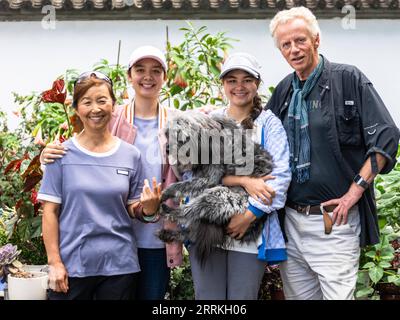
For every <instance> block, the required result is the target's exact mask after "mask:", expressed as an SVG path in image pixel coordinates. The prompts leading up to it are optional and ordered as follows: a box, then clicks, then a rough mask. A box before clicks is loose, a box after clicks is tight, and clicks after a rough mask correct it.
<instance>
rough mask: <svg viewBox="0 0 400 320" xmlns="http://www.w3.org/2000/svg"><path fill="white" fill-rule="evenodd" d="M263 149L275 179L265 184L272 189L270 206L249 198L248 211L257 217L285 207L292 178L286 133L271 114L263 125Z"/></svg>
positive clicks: (279, 122)
mask: <svg viewBox="0 0 400 320" xmlns="http://www.w3.org/2000/svg"><path fill="white" fill-rule="evenodd" d="M269 112H270V111H269ZM264 149H265V150H266V151H268V152H269V153H270V154H271V156H272V159H273V162H274V169H273V170H272V172H271V175H272V176H274V177H275V179H274V180H268V181H266V182H265V183H266V184H268V185H269V186H270V187H271V188H273V189H274V191H275V197H274V198H273V201H272V204H271V205H265V204H264V203H262V202H260V201H259V200H258V199H254V198H252V197H249V206H248V210H250V211H251V212H252V213H253V214H254V215H255V216H257V217H261V216H262V215H264V214H265V213H271V212H273V211H275V210H278V209H281V208H283V207H284V206H285V202H286V196H287V189H288V188H289V184H290V181H291V177H292V175H291V172H290V167H289V144H288V140H287V137H286V132H285V129H284V128H283V125H282V123H281V121H280V120H279V119H278V118H277V117H276V116H274V115H273V114H272V113H270V114H269V116H268V119H267V121H266V122H265V124H264Z"/></svg>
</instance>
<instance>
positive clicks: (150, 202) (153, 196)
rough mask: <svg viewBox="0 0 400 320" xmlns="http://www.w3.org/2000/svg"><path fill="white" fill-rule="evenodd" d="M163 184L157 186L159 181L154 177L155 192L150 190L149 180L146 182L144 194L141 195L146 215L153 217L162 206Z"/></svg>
mask: <svg viewBox="0 0 400 320" xmlns="http://www.w3.org/2000/svg"><path fill="white" fill-rule="evenodd" d="M160 199H161V184H160V183H159V184H158V185H157V180H156V178H155V177H153V190H151V189H150V185H149V180H147V179H145V180H144V187H143V192H142V193H141V195H140V202H141V203H142V205H143V213H144V214H145V215H153V214H154V213H156V212H157V210H158V207H159V206H160Z"/></svg>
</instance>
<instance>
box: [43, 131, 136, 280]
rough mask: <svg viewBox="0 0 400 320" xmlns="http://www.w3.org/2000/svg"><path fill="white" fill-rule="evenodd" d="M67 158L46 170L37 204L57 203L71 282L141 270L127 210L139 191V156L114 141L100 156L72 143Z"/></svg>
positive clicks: (63, 246) (61, 236) (133, 149)
mask: <svg viewBox="0 0 400 320" xmlns="http://www.w3.org/2000/svg"><path fill="white" fill-rule="evenodd" d="M64 146H66V147H68V149H69V150H68V152H67V154H66V155H65V156H64V157H63V158H61V159H57V160H56V161H55V162H54V163H52V164H49V165H47V166H46V171H45V172H44V177H43V180H42V184H41V187H40V190H39V194H38V199H40V200H46V201H50V202H54V203H59V204H61V206H60V214H59V239H60V243H59V246H60V254H61V259H62V261H63V263H64V265H65V266H66V268H67V270H68V274H69V276H70V277H88V276H95V275H106V276H108V275H118V274H128V273H134V272H138V271H140V267H139V263H138V258H137V247H136V241H135V238H134V234H133V232H132V219H131V218H130V216H129V214H128V212H127V209H126V205H127V203H130V202H132V201H133V200H134V199H137V198H139V197H140V193H141V191H142V188H143V177H142V166H141V160H140V153H139V151H138V150H137V149H136V148H135V147H134V146H132V145H130V144H128V143H126V142H124V141H121V140H120V139H118V142H117V143H116V146H115V147H114V148H113V149H112V150H110V151H108V152H105V153H94V152H90V151H89V150H86V149H84V148H83V147H82V146H80V145H79V144H78V142H77V141H76V140H75V138H72V139H70V140H68V141H66V142H65V143H64Z"/></svg>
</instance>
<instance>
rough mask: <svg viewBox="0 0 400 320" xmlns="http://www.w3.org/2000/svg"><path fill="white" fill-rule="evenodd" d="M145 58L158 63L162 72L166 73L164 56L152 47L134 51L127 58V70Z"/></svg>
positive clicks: (142, 47) (143, 47)
mask: <svg viewBox="0 0 400 320" xmlns="http://www.w3.org/2000/svg"><path fill="white" fill-rule="evenodd" d="M146 58H149V59H154V60H156V61H158V62H159V63H160V64H161V66H162V68H163V69H164V71H165V72H167V61H166V59H165V55H164V54H163V53H162V52H161V50H160V49H158V48H156V47H153V46H141V47H139V48H137V49H136V50H134V51H133V52H132V54H131V56H130V58H129V64H128V69H130V68H131V67H132V66H133V65H134V64H135V63H136V62H138V61H139V60H142V59H146Z"/></svg>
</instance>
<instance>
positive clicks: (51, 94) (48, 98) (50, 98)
mask: <svg viewBox="0 0 400 320" xmlns="http://www.w3.org/2000/svg"><path fill="white" fill-rule="evenodd" d="M64 85H65V82H64V79H57V80H56V81H54V82H53V87H52V88H51V89H50V90H47V91H44V92H42V100H43V102H58V103H61V104H64V102H65V99H66V97H67V92H66V91H64Z"/></svg>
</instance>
